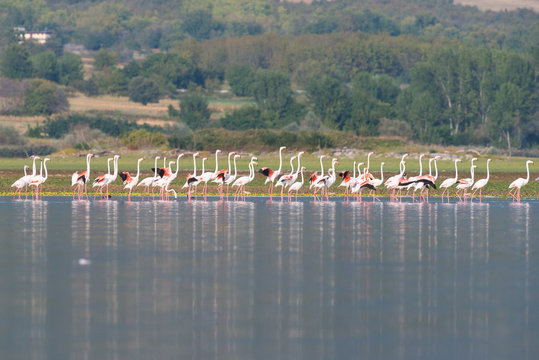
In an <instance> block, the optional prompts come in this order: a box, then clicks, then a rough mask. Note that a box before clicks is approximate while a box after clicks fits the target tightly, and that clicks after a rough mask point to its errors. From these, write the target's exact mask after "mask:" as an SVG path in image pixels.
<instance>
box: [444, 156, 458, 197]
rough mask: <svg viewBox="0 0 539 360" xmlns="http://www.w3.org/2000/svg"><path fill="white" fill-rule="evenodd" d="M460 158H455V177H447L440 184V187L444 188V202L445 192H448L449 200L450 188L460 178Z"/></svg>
mask: <svg viewBox="0 0 539 360" xmlns="http://www.w3.org/2000/svg"><path fill="white" fill-rule="evenodd" d="M460 161H461V160H460V159H455V177H454V178H449V179H445V180H444V181H443V182H442V184H441V185H440V188H442V189H444V191H442V202H443V201H444V194H445V193H446V192H447V202H449V188H450V187H451V186H453V185H455V184H456V183H457V181H458V179H459V169H458V163H459V162H460Z"/></svg>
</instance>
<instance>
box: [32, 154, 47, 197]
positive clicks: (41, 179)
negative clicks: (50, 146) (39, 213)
mask: <svg viewBox="0 0 539 360" xmlns="http://www.w3.org/2000/svg"><path fill="white" fill-rule="evenodd" d="M49 160H50V159H49V158H45V159H43V161H41V170H40V171H39V175H36V176H35V177H34V178H33V179H32V181H31V182H30V184H29V185H31V186H35V187H36V200H37V199H39V193H40V190H39V188H40V186H42V185H43V183H44V182H45V181H47V178H48V177H49V173H48V172H47V161H49ZM43 168H45V176H43V173H42V170H43Z"/></svg>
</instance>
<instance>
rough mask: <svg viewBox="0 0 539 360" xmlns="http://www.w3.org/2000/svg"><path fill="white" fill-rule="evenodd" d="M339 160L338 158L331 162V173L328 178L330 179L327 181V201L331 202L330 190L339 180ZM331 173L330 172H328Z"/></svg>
mask: <svg viewBox="0 0 539 360" xmlns="http://www.w3.org/2000/svg"><path fill="white" fill-rule="evenodd" d="M338 163H339V160H337V159H336V158H333V160H331V169H330V170H331V173H330V175H329V176H328V179H327V180H326V181H325V184H324V185H325V189H326V200H329V188H330V187H331V186H333V184H335V181H336V180H337V174H336V173H335V164H338ZM328 172H329V170H328Z"/></svg>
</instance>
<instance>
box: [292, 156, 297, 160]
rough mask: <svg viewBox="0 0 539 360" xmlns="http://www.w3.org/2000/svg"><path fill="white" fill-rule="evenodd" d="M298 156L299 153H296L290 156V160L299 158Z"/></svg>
mask: <svg viewBox="0 0 539 360" xmlns="http://www.w3.org/2000/svg"><path fill="white" fill-rule="evenodd" d="M297 157H298V156H297V155H294V156H292V157H291V158H290V160H294V159H295V158H297Z"/></svg>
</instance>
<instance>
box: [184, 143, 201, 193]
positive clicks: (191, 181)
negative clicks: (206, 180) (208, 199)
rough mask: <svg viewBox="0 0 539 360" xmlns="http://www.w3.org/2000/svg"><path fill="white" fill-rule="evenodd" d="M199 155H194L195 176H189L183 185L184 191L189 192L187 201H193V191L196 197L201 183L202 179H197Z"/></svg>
mask: <svg viewBox="0 0 539 360" xmlns="http://www.w3.org/2000/svg"><path fill="white" fill-rule="evenodd" d="M198 155H199V153H198V152H196V153H194V154H193V167H194V170H193V174H188V175H187V180H186V181H185V184H184V185H183V187H182V189H185V188H188V191H187V199H188V200H189V201H191V191H192V189H195V196H196V186H197V185H198V184H199V183H200V179H199V178H198V177H197V161H196V157H197V156H198Z"/></svg>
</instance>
